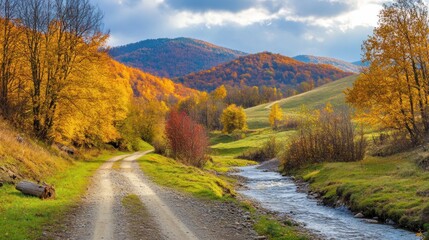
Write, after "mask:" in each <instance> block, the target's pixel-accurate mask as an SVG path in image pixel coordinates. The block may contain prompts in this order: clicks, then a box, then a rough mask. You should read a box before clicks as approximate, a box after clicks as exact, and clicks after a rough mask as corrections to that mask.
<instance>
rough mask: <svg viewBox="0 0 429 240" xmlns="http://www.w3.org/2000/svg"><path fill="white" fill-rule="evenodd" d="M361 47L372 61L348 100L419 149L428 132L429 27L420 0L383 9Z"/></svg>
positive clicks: (398, 0) (399, 0) (365, 58)
mask: <svg viewBox="0 0 429 240" xmlns="http://www.w3.org/2000/svg"><path fill="white" fill-rule="evenodd" d="M379 16H380V19H379V24H378V26H377V27H376V28H375V29H374V32H373V35H372V36H370V37H369V38H368V39H367V40H366V41H365V42H364V44H363V47H362V49H363V51H364V54H363V61H364V62H369V63H370V65H369V67H368V68H366V69H364V70H363V73H362V74H361V75H360V76H359V78H358V79H357V80H356V82H355V83H354V85H353V88H352V89H349V90H348V91H347V101H348V102H350V103H351V104H353V106H354V107H356V108H358V109H360V110H362V114H361V117H363V118H365V119H366V120H367V121H370V122H372V123H373V124H378V125H381V126H383V127H390V128H394V129H398V130H405V131H407V132H408V134H409V136H410V139H411V141H412V142H413V143H414V144H418V143H419V142H421V141H422V138H423V136H424V135H425V134H427V133H428V132H429V112H428V111H429V105H428V97H429V75H428V74H429V72H428V71H429V69H428V65H427V63H428V62H429V39H428V36H429V23H428V10H427V7H426V5H425V4H424V2H423V1H421V0H396V1H395V2H394V3H390V4H385V5H384V7H383V9H382V10H381V12H380V15H379Z"/></svg>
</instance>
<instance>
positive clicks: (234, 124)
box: [221, 104, 247, 133]
mask: <svg viewBox="0 0 429 240" xmlns="http://www.w3.org/2000/svg"><path fill="white" fill-rule="evenodd" d="M246 118H247V117H246V113H245V112H244V109H243V108H242V107H237V106H236V105H235V104H231V105H229V106H228V107H227V108H226V109H225V110H223V112H222V116H221V122H222V125H223V131H224V132H227V133H232V132H233V131H234V130H246V129H247V119H246Z"/></svg>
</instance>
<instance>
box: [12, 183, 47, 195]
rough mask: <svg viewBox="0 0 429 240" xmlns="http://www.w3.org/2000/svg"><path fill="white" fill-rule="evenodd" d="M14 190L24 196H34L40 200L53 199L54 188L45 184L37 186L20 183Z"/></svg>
mask: <svg viewBox="0 0 429 240" xmlns="http://www.w3.org/2000/svg"><path fill="white" fill-rule="evenodd" d="M15 188H16V190H18V191H20V192H22V193H23V194H25V195H30V196H35V197H38V198H40V199H47V198H55V188H54V187H53V186H50V185H47V184H46V183H44V184H43V185H39V184H37V183H33V182H28V181H22V182H19V183H18V184H17V185H16V187H15Z"/></svg>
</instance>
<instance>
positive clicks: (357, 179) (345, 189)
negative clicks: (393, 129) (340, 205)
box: [298, 150, 429, 231]
mask: <svg viewBox="0 0 429 240" xmlns="http://www.w3.org/2000/svg"><path fill="white" fill-rule="evenodd" d="M416 151H417V150H414V151H411V152H406V153H401V154H397V155H393V156H390V157H383V158H382V157H370V156H368V157H366V159H364V160H363V161H360V162H353V163H325V164H321V165H314V166H310V167H307V168H305V169H303V170H301V171H299V173H298V174H299V176H301V177H302V178H303V179H304V180H306V181H309V182H310V183H311V185H310V187H311V189H312V190H313V191H316V192H319V193H322V194H323V198H324V201H325V202H327V203H334V202H336V201H337V200H338V199H340V200H343V201H345V202H347V203H348V205H349V206H350V207H351V209H352V210H353V211H356V212H363V213H364V215H365V216H368V217H374V216H378V217H381V218H382V219H386V218H390V219H392V220H394V221H395V222H397V223H399V224H400V225H401V226H403V227H406V228H409V229H413V230H416V231H417V230H419V228H421V227H422V226H423V225H424V224H425V223H428V222H429V201H428V200H429V181H428V180H429V172H424V171H423V170H421V169H419V168H418V167H417V165H416V163H415V162H416V159H417V155H418V154H417V152H416Z"/></svg>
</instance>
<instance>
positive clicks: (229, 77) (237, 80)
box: [174, 52, 352, 92]
mask: <svg viewBox="0 0 429 240" xmlns="http://www.w3.org/2000/svg"><path fill="white" fill-rule="evenodd" d="M350 75H352V73H349V72H344V71H341V70H339V69H338V68H335V67H333V66H330V65H324V64H311V63H304V62H300V61H297V60H295V59H292V58H289V57H285V56H282V55H280V54H273V53H269V52H263V53H258V54H253V55H247V56H243V57H240V58H238V59H235V60H233V61H231V62H228V63H225V64H222V65H219V66H216V67H213V68H211V69H209V70H204V71H201V72H198V73H191V74H189V75H186V76H184V77H180V78H176V79H174V80H175V81H176V82H179V83H183V85H185V86H187V87H191V88H194V89H199V90H209V91H210V90H213V89H215V88H217V87H219V86H221V85H231V86H238V85H243V84H244V85H247V86H269V87H280V88H293V89H298V88H303V89H298V90H299V91H301V92H303V91H308V90H311V89H312V88H314V86H318V85H323V84H324V83H327V82H331V81H334V80H337V79H340V78H343V77H346V76H350Z"/></svg>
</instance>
